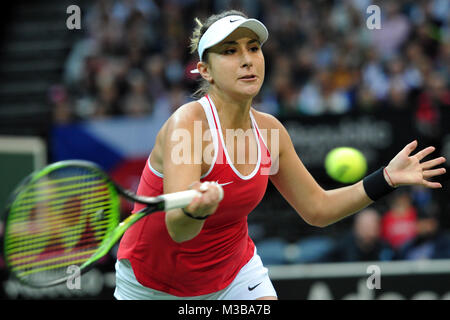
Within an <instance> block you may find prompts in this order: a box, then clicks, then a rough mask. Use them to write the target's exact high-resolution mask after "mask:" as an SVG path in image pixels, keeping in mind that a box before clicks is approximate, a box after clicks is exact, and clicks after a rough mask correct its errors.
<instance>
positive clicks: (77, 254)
mask: <svg viewBox="0 0 450 320" xmlns="http://www.w3.org/2000/svg"><path fill="white" fill-rule="evenodd" d="M119 205H120V201H119V195H118V192H117V190H116V187H115V186H114V184H113V183H112V182H111V181H110V180H109V178H108V177H107V176H106V174H104V173H103V172H102V171H101V170H99V169H98V168H96V167H94V166H92V164H89V165H87V164H86V163H84V162H82V161H62V162H58V163H56V164H54V165H50V166H47V167H46V168H44V169H43V170H42V171H39V172H37V173H34V174H32V175H31V176H30V177H28V179H27V180H26V184H23V185H22V186H20V187H19V188H18V189H17V190H16V191H15V198H14V200H13V201H12V203H11V204H10V206H9V210H8V211H9V212H8V218H7V221H6V229H5V241H4V252H5V258H6V261H7V264H8V267H9V268H10V270H11V271H12V272H13V274H14V275H15V276H16V277H17V278H18V279H19V280H21V281H23V282H25V283H27V284H28V285H32V286H37V287H40V286H49V285H52V284H56V283H61V282H63V281H65V279H67V278H68V276H69V275H68V274H67V273H66V272H67V267H68V266H71V265H76V266H79V267H80V268H81V270H82V271H83V269H86V268H87V267H88V266H89V265H91V264H92V263H93V262H95V261H97V260H98V259H100V258H101V257H102V256H103V255H105V254H106V253H107V252H108V251H109V250H110V249H111V247H112V246H113V245H114V243H115V242H116V241H117V240H118V239H119V238H120V237H121V236H122V234H123V232H124V231H125V230H126V229H127V228H128V226H129V225H131V224H132V223H134V222H135V221H137V220H138V219H139V218H141V216H139V215H138V214H136V216H135V215H132V216H130V217H129V218H128V219H126V220H125V221H124V222H123V223H122V224H121V226H120V227H119V228H118V229H117V230H115V229H116V227H117V226H118V224H119V218H120V211H119ZM142 215H144V213H143V214H142Z"/></svg>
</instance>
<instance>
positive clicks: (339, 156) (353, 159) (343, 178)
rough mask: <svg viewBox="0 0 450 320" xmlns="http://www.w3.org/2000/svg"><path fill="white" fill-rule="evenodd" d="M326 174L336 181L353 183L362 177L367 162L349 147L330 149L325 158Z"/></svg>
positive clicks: (359, 152)
mask: <svg viewBox="0 0 450 320" xmlns="http://www.w3.org/2000/svg"><path fill="white" fill-rule="evenodd" d="M325 169H326V171H327V174H328V175H329V176H330V177H331V178H333V179H334V180H336V181H339V182H342V183H353V182H356V181H358V180H360V179H362V178H363V177H364V175H365V174H366V171H367V161H366V158H365V157H364V155H363V154H362V153H361V151H359V150H357V149H355V148H350V147H339V148H335V149H332V150H331V151H330V152H328V154H327V156H326V157H325Z"/></svg>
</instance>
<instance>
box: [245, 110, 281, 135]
mask: <svg viewBox="0 0 450 320" xmlns="http://www.w3.org/2000/svg"><path fill="white" fill-rule="evenodd" d="M252 113H253V116H254V117H255V120H256V123H257V124H258V127H259V128H260V129H266V130H270V129H281V128H283V125H282V124H281V122H280V120H278V119H277V118H276V117H275V116H273V115H271V114H269V113H266V112H261V111H258V110H256V109H254V108H252Z"/></svg>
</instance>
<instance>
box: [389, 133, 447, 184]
mask: <svg viewBox="0 0 450 320" xmlns="http://www.w3.org/2000/svg"><path fill="white" fill-rule="evenodd" d="M417 145H418V142H417V140H414V141H413V142H411V143H409V144H407V145H406V146H405V147H404V148H403V150H402V151H400V152H399V153H398V154H397V155H396V156H395V157H394V158H393V159H392V160H391V162H389V164H388V165H387V167H386V170H385V173H384V174H385V179H386V181H387V182H388V183H389V184H390V185H391V186H393V187H398V186H401V185H422V186H425V187H428V188H433V189H436V188H442V185H441V184H440V183H439V182H432V181H429V179H430V178H433V177H436V176H439V175H442V174H444V173H445V172H446V170H445V168H436V167H437V166H439V165H440V164H443V163H444V162H445V161H446V159H445V158H444V157H439V158H434V159H432V160H428V161H424V162H421V161H422V160H423V159H424V158H425V157H427V156H428V155H429V154H431V153H432V152H433V151H434V150H435V149H436V148H435V147H432V146H431V147H427V148H424V149H422V150H420V151H419V152H417V153H416V154H414V155H411V153H412V152H413V151H414V150H415V149H416V148H417Z"/></svg>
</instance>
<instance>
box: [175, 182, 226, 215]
mask: <svg viewBox="0 0 450 320" xmlns="http://www.w3.org/2000/svg"><path fill="white" fill-rule="evenodd" d="M189 189H193V190H197V191H198V192H200V193H201V196H199V197H195V198H194V199H193V200H192V201H191V203H190V204H189V205H188V206H186V207H185V208H184V211H186V212H188V213H189V214H191V215H192V216H194V217H200V218H201V217H205V216H209V215H212V214H214V212H215V211H216V210H217V207H218V206H219V203H220V201H221V200H222V198H223V190H222V187H221V186H220V185H219V184H217V183H215V182H203V183H201V182H200V181H196V182H194V183H192V184H191V185H190V186H189Z"/></svg>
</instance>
